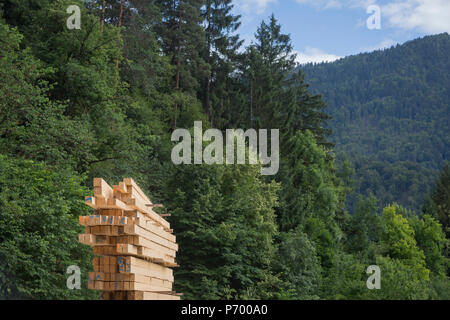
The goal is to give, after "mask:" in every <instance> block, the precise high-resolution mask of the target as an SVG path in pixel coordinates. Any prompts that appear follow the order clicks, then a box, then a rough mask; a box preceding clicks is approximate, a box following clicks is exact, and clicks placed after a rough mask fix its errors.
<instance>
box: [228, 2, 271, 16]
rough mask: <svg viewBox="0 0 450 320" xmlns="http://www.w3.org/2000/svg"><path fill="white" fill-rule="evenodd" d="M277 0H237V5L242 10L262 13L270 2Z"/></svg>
mask: <svg viewBox="0 0 450 320" xmlns="http://www.w3.org/2000/svg"><path fill="white" fill-rule="evenodd" d="M276 2H277V0H236V7H237V8H239V9H240V10H241V11H243V12H246V13H250V12H254V13H256V14H261V13H263V12H264V11H265V9H266V8H267V6H268V5H269V4H270V3H276Z"/></svg>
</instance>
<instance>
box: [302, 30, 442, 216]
mask: <svg viewBox="0 0 450 320" xmlns="http://www.w3.org/2000/svg"><path fill="white" fill-rule="evenodd" d="M449 52H450V36H449V35H448V34H447V33H444V34H439V35H435V36H427V37H424V38H421V39H416V40H413V41H409V42H407V43H405V44H403V45H397V46H396V47H392V48H390V49H386V50H378V51H375V52H371V53H364V54H359V55H355V56H351V57H347V58H344V59H341V60H339V61H336V62H334V63H324V64H318V65H311V64H310V65H307V66H304V67H303V68H302V69H303V71H304V72H305V74H306V80H307V82H309V83H310V84H311V88H312V91H313V92H318V93H321V94H322V95H323V97H324V100H325V102H326V103H327V106H328V107H327V109H326V110H327V112H328V113H329V114H330V115H331V116H332V117H333V119H332V120H331V121H330V122H329V124H330V127H331V129H332V130H333V135H332V136H331V138H330V139H331V140H332V141H333V142H334V143H335V145H336V152H338V153H344V154H345V155H346V156H347V157H348V158H349V159H350V160H351V161H352V162H353V165H354V167H355V169H356V175H355V179H356V192H355V194H353V195H352V196H351V198H350V199H351V200H350V205H351V207H354V205H355V199H356V194H363V195H368V194H369V192H372V193H374V194H375V196H376V197H377V198H378V199H380V201H381V204H382V205H385V204H388V203H391V202H393V201H397V202H398V203H400V204H402V205H404V206H406V207H408V208H410V209H414V210H416V211H419V210H420V206H421V204H422V202H423V200H424V197H425V196H426V195H427V194H428V193H429V191H430V190H431V188H432V186H433V183H434V180H435V178H436V176H437V174H438V172H439V171H440V170H441V168H442V167H443V165H444V163H445V161H446V160H448V159H449V157H450V134H449V128H450V126H449V125H450V72H449V71H450V56H449V54H448V53H449ZM343 158H344V157H343Z"/></svg>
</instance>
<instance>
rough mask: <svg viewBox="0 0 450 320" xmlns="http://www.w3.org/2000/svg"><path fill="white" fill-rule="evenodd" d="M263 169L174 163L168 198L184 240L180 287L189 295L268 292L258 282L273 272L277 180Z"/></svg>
mask: <svg viewBox="0 0 450 320" xmlns="http://www.w3.org/2000/svg"><path fill="white" fill-rule="evenodd" d="M259 170H260V169H259V167H258V166H218V165H213V166H205V165H203V166H179V167H176V168H172V170H171V173H170V178H169V180H168V183H167V186H166V187H165V189H164V195H165V199H164V203H165V204H166V206H167V208H168V210H170V212H171V213H172V217H171V223H172V225H173V227H174V229H176V230H177V241H178V243H179V246H180V251H179V258H178V261H179V264H180V265H181V267H180V268H178V269H177V270H176V271H175V277H176V279H177V281H176V288H177V290H180V292H183V293H185V295H186V298H188V299H192V298H195V299H231V298H239V297H242V296H243V295H246V296H247V297H248V295H249V292H253V291H254V292H256V295H257V296H255V297H254V298H257V297H261V296H263V295H264V294H267V293H264V292H261V291H259V290H253V288H258V287H260V286H262V285H263V283H264V282H265V281H266V280H267V279H268V277H269V278H270V273H271V271H270V265H271V262H272V259H273V257H274V254H275V249H276V248H275V244H274V242H273V237H274V236H275V235H276V233H277V226H276V224H275V216H274V207H275V206H276V205H277V191H278V186H277V184H275V183H269V184H268V183H265V182H263V181H261V179H260V173H259ZM169 195H170V196H169ZM200 248H201V249H200ZM272 294H273V293H272Z"/></svg>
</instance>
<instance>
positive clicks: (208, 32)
mask: <svg viewBox="0 0 450 320" xmlns="http://www.w3.org/2000/svg"><path fill="white" fill-rule="evenodd" d="M206 20H207V23H208V27H207V29H206V38H207V39H206V42H207V52H206V54H207V56H206V63H207V64H208V65H210V66H211V42H212V40H211V38H212V34H211V32H212V31H211V0H208V3H207V8H206ZM211 73H212V70H210V71H209V73H208V77H207V79H206V97H205V108H206V110H205V111H206V114H207V116H208V120H209V121H210V122H211V105H210V103H211V102H210V99H211V98H210V92H211Z"/></svg>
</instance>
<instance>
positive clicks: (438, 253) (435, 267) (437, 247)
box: [409, 214, 449, 276]
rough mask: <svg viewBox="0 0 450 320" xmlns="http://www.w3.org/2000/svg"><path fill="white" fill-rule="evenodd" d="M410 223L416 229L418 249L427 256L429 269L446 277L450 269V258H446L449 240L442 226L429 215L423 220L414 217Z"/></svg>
mask: <svg viewBox="0 0 450 320" xmlns="http://www.w3.org/2000/svg"><path fill="white" fill-rule="evenodd" d="M409 223H410V225H411V226H412V227H413V229H414V233H415V239H416V241H417V245H418V247H419V248H421V249H422V250H423V252H424V254H425V261H426V266H427V268H428V269H430V271H431V272H434V273H435V274H436V275H439V276H445V274H446V271H447V268H448V267H449V261H448V258H446V256H445V249H446V247H447V245H448V240H447V239H446V238H445V234H444V232H443V231H442V226H441V224H440V223H439V222H438V221H436V220H435V219H434V218H433V217H431V216H430V215H428V214H425V215H424V216H423V217H422V218H421V219H419V218H418V217H413V218H411V219H410V221H409Z"/></svg>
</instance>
